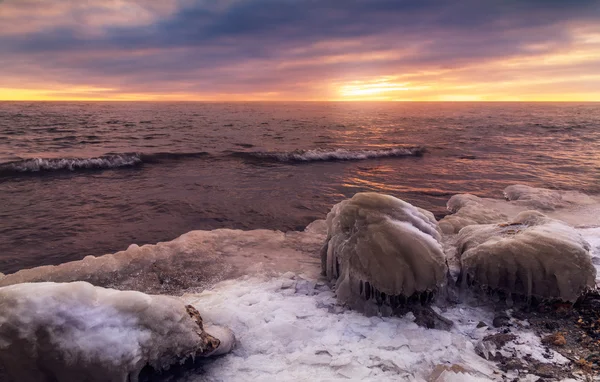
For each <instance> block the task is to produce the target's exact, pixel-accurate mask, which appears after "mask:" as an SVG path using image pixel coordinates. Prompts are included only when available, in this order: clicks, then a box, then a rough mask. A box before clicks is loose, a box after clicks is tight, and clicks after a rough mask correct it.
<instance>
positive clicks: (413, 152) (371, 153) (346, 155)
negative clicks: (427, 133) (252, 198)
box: [258, 147, 424, 162]
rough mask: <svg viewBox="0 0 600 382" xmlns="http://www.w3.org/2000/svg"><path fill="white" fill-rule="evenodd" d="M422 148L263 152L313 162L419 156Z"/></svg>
mask: <svg viewBox="0 0 600 382" xmlns="http://www.w3.org/2000/svg"><path fill="white" fill-rule="evenodd" d="M423 151H424V150H423V149H422V148H403V147H398V148H389V149H376V150H347V149H335V150H324V149H314V150H305V151H292V152H285V153H273V154H270V153H262V155H258V156H263V157H272V158H276V159H277V160H279V161H282V162H288V161H296V162H313V161H332V160H363V159H370V158H387V157H402V156H418V155H422V154H423Z"/></svg>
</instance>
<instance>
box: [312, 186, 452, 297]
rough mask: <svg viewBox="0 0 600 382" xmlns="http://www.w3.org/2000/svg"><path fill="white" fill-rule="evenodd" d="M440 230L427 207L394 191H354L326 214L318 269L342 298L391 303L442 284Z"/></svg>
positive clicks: (443, 262) (444, 265)
mask: <svg viewBox="0 0 600 382" xmlns="http://www.w3.org/2000/svg"><path fill="white" fill-rule="evenodd" d="M440 239H441V235H440V232H439V229H438V226H437V222H436V220H435V218H434V217H433V214H431V212H429V211H426V210H423V209H420V208H418V207H415V206H413V205H411V204H409V203H406V202H404V201H402V200H400V199H397V198H394V197H393V196H389V195H383V194H377V193H358V194H356V195H355V196H354V197H353V198H351V199H348V200H345V201H343V202H341V203H339V204H337V205H335V206H334V207H333V208H332V210H331V212H330V213H329V214H328V215H327V242H326V247H325V248H326V250H324V251H323V252H322V258H321V260H322V262H321V265H322V268H323V272H324V273H325V274H326V275H327V277H328V278H330V279H336V280H337V281H336V287H337V295H338V298H339V299H340V300H341V301H344V302H346V303H348V304H349V305H351V306H354V307H357V308H360V307H361V306H362V305H363V302H362V301H364V300H372V301H376V302H378V303H381V302H384V303H387V304H390V305H392V306H393V305H396V301H395V299H396V297H397V296H407V297H408V296H411V295H413V294H415V293H418V292H426V291H433V290H436V289H437V288H439V287H440V286H442V285H443V284H444V282H445V276H446V271H447V269H446V262H445V256H444V252H443V249H442V246H441V244H440V242H439V241H440Z"/></svg>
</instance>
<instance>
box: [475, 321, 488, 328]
mask: <svg viewBox="0 0 600 382" xmlns="http://www.w3.org/2000/svg"><path fill="white" fill-rule="evenodd" d="M486 326H488V325H487V324H486V323H485V322H483V321H479V323H478V324H477V329H479V328H485V327H486Z"/></svg>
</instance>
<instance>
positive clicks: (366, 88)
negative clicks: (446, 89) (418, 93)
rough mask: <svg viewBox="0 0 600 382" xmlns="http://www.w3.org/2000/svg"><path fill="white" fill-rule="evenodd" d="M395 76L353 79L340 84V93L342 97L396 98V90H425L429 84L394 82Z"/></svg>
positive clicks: (353, 98) (359, 98)
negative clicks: (366, 79)
mask: <svg viewBox="0 0 600 382" xmlns="http://www.w3.org/2000/svg"><path fill="white" fill-rule="evenodd" d="M393 80H394V78H393V77H384V78H380V79H376V80H372V81H352V82H350V83H347V84H344V85H341V86H339V90H338V93H339V95H340V96H341V97H342V99H352V100H363V99H366V100H368V99H387V100H394V99H396V97H395V96H393V93H395V92H406V91H414V90H423V89H427V88H429V86H411V84H410V82H393Z"/></svg>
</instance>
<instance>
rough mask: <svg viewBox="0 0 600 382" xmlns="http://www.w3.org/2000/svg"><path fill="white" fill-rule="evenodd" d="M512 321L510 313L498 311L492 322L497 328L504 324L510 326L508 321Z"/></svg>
mask: <svg viewBox="0 0 600 382" xmlns="http://www.w3.org/2000/svg"><path fill="white" fill-rule="evenodd" d="M509 322H510V317H508V315H507V314H506V313H504V312H501V313H498V314H497V315H496V317H494V321H493V322H492V324H493V325H494V327H495V328H501V327H503V326H508V323H509Z"/></svg>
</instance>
